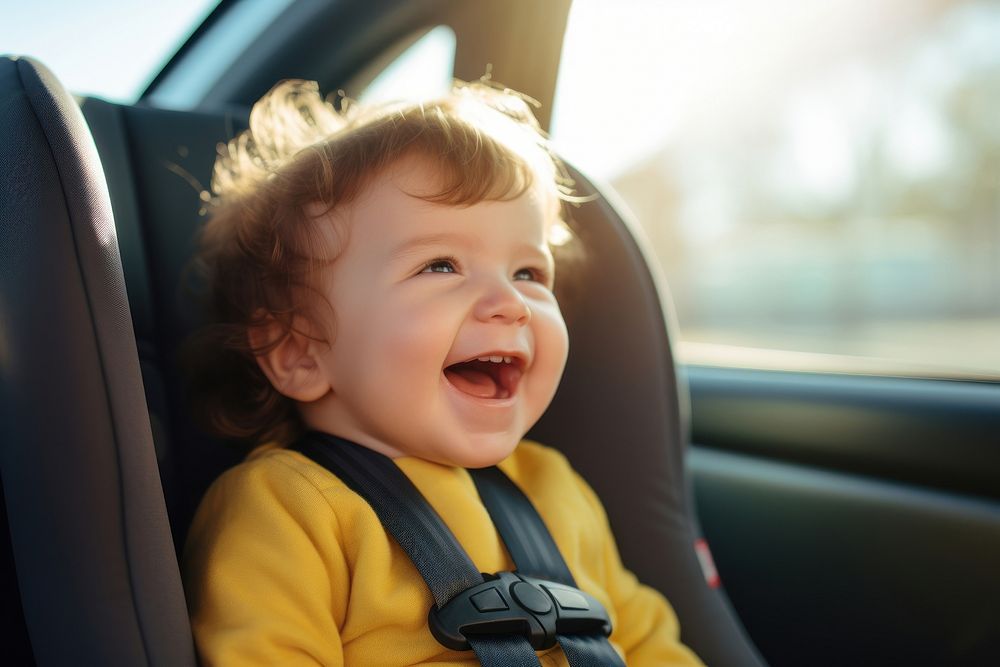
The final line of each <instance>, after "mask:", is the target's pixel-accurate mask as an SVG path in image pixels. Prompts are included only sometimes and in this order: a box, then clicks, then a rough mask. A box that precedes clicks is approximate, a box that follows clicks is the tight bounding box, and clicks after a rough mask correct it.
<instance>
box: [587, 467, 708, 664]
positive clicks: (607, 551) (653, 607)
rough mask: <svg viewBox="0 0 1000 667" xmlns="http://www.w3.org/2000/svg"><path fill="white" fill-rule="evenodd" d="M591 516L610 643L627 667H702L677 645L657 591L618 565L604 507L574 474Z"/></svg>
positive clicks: (672, 617) (672, 619) (671, 617)
mask: <svg viewBox="0 0 1000 667" xmlns="http://www.w3.org/2000/svg"><path fill="white" fill-rule="evenodd" d="M573 474H574V475H575V476H576V478H577V482H578V484H579V486H580V488H581V489H582V491H583V494H584V496H585V498H586V499H587V502H588V503H589V505H590V506H591V509H592V516H593V517H594V521H595V523H596V524H597V528H596V529H597V530H599V531H601V533H602V535H601V542H602V543H603V545H604V548H603V553H602V554H601V557H602V558H603V564H604V568H603V570H604V576H605V582H604V584H605V588H606V590H607V591H608V594H609V596H610V597H611V601H612V606H613V608H614V612H613V613H614V617H615V619H614V627H613V629H612V633H611V641H612V642H614V643H615V644H617V645H618V647H619V648H620V649H622V650H623V651H624V652H625V663H626V664H627V665H628V666H629V667H688V666H691V665H703V663H702V662H701V661H700V660H699V659H698V657H697V656H695V654H694V653H693V652H692V651H691V650H690V649H688V648H687V647H686V646H684V645H683V644H681V642H680V626H679V625H678V622H677V615H676V614H675V613H674V610H673V608H672V607H671V606H670V604H669V603H668V602H667V600H666V598H664V597H663V595H661V594H660V593H659V592H658V591H656V590H655V589H653V588H650V587H649V586H646V585H644V584H641V583H639V580H638V579H637V578H636V576H635V575H634V574H632V573H631V572H630V571H629V570H627V569H625V566H624V565H623V564H622V562H621V557H620V556H619V555H618V546H617V545H616V543H615V538H614V535H613V534H612V532H611V527H610V525H609V524H608V519H607V515H606V514H605V512H604V506H603V505H601V501H600V500H599V499H598V498H597V494H595V493H594V491H593V489H591V488H590V486H589V485H588V484H587V483H586V482H585V481H584V480H583V478H581V477H580V476H579V475H577V474H576V473H575V472H574V473H573Z"/></svg>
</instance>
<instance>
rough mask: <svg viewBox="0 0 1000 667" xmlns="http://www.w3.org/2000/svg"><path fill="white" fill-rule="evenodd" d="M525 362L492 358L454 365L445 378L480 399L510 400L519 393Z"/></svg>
mask: <svg viewBox="0 0 1000 667" xmlns="http://www.w3.org/2000/svg"><path fill="white" fill-rule="evenodd" d="M523 366H524V362H523V361H522V360H521V359H520V358H518V357H507V356H498V355H491V356H486V357H478V358H476V359H469V360H468V361H462V362H459V363H457V364H452V365H451V366H448V367H447V368H445V369H444V374H445V377H447V378H448V381H449V382H451V384H452V385H453V386H454V387H455V388H456V389H458V390H459V391H462V392H465V393H466V394H470V395H472V396H476V397H478V398H509V397H511V396H513V395H514V392H515V391H516V390H517V384H518V382H519V381H520V380H521V374H522V373H523Z"/></svg>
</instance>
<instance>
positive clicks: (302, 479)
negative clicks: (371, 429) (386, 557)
mask: <svg viewBox="0 0 1000 667" xmlns="http://www.w3.org/2000/svg"><path fill="white" fill-rule="evenodd" d="M350 496H354V494H353V492H351V491H350V490H349V489H348V488H347V486H346V485H345V484H344V483H343V482H342V481H341V480H340V479H338V478H337V477H336V476H335V475H333V474H332V473H330V472H329V471H328V470H327V469H326V468H323V467H322V466H320V465H318V464H317V463H315V462H314V461H312V460H311V459H309V458H308V457H306V456H305V455H303V454H301V453H300V452H297V451H293V450H290V449H285V448H283V447H277V446H262V447H259V448H257V449H255V450H254V451H253V452H251V454H250V455H249V456H248V457H247V458H246V460H244V461H243V462H241V463H239V464H237V465H235V466H233V467H232V468H230V469H228V470H226V471H225V472H224V473H222V475H220V476H219V478H218V479H216V480H215V482H214V483H213V484H212V485H211V487H210V488H209V490H208V492H207V493H206V494H205V497H204V499H203V501H202V505H203V508H202V509H203V511H204V506H205V505H208V506H209V507H213V506H214V508H215V509H216V510H218V511H226V509H227V508H226V506H229V507H230V508H243V509H244V510H246V509H248V508H251V507H255V506H261V505H264V506H270V507H276V506H280V507H284V508H286V509H287V510H289V511H291V512H293V513H299V512H301V513H303V514H306V515H309V514H312V513H313V512H315V511H317V509H326V510H328V511H333V510H334V508H335V507H340V508H343V507H344V503H343V499H344V497H350ZM348 504H349V503H348ZM210 511H211V510H210ZM228 511H234V510H233V509H229V510H228Z"/></svg>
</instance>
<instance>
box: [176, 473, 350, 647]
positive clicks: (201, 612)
mask: <svg viewBox="0 0 1000 667" xmlns="http://www.w3.org/2000/svg"><path fill="white" fill-rule="evenodd" d="M341 543H342V542H341V540H340V531H339V527H338V525H337V519H336V516H335V514H334V512H333V510H332V508H331V507H330V504H329V502H328V501H327V499H326V498H325V497H324V496H323V494H322V493H320V491H319V490H318V489H317V488H316V487H315V486H314V485H313V484H312V483H311V482H310V481H309V480H308V479H306V478H305V477H303V476H302V475H301V474H300V472H298V471H297V470H296V469H295V468H294V466H293V465H291V464H290V463H289V462H288V461H284V460H281V459H280V458H277V457H268V458H264V459H262V460H254V461H250V462H247V463H244V464H242V465H240V466H237V467H236V468H233V469H232V470H230V471H228V472H227V473H225V474H224V475H223V476H222V477H221V478H220V479H219V480H218V481H217V482H216V483H215V484H214V485H213V486H212V488H211V489H209V492H208V493H207V494H206V496H205V499H204V500H203V501H202V504H201V506H200V507H199V509H198V513H197V515H196V517H195V521H194V523H193V525H192V528H191V532H190V534H189V537H188V541H187V544H186V548H185V553H184V565H185V567H184V575H185V588H186V592H187V595H188V605H189V607H190V611H191V618H192V628H193V631H194V635H195V642H196V644H197V647H198V652H199V655H200V658H201V661H202V665H204V666H205V667H211V666H212V665H282V666H295V665H317V664H321V665H331V666H338V665H343V664H344V657H343V650H342V646H341V640H340V633H339V630H338V628H339V627H342V625H343V622H344V619H343V616H344V614H345V611H346V607H347V592H348V591H349V582H348V579H347V577H348V574H347V573H348V568H347V563H346V560H345V557H344V553H343V549H342V548H341Z"/></svg>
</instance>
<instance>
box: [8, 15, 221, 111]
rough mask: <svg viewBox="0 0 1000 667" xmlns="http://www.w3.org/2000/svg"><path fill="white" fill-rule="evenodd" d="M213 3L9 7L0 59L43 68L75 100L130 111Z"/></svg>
mask: <svg viewBox="0 0 1000 667" xmlns="http://www.w3.org/2000/svg"><path fill="white" fill-rule="evenodd" d="M218 4H219V0H174V1H173V2H150V3H141V2H132V1H130V0H91V1H89V2H76V1H75V0H46V1H45V2H9V3H5V4H4V7H3V18H2V20H0V53H9V54H14V55H27V56H32V57H34V58H36V59H37V60H40V61H41V62H43V63H44V64H45V65H46V66H47V67H49V69H51V70H52V71H53V72H54V73H55V75H56V76H57V77H59V79H60V80H61V81H62V82H63V84H64V85H65V86H66V88H68V89H69V90H71V91H73V92H74V93H78V94H83V95H97V96H100V97H104V98H107V99H110V100H114V101H117V102H125V103H132V102H134V101H135V100H137V99H138V97H139V94H140V93H142V91H143V90H144V89H145V87H146V85H148V84H149V82H150V81H151V80H152V78H153V77H154V76H155V75H156V74H157V72H159V70H160V68H161V67H162V66H163V64H164V63H165V62H166V61H167V60H168V59H169V58H170V56H172V55H173V54H174V52H175V51H176V50H177V49H178V48H179V47H180V45H181V44H182V43H183V42H184V41H185V40H186V39H187V38H188V37H189V36H190V35H191V33H192V32H193V31H194V29H195V28H196V27H197V26H198V25H199V24H200V23H201V22H202V21H203V20H204V19H205V17H206V16H208V14H210V13H211V11H212V10H213V9H215V7H216V5H218Z"/></svg>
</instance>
